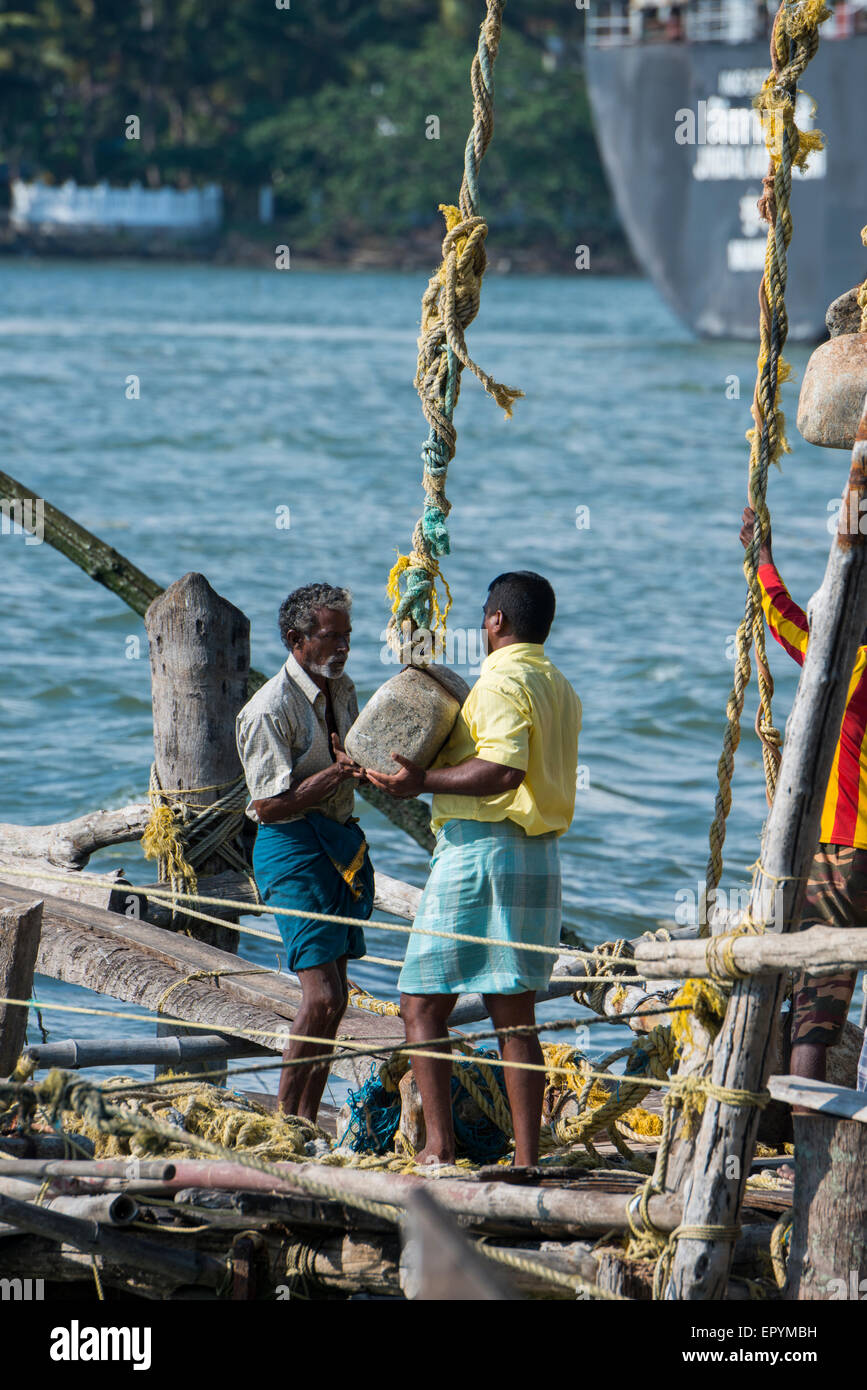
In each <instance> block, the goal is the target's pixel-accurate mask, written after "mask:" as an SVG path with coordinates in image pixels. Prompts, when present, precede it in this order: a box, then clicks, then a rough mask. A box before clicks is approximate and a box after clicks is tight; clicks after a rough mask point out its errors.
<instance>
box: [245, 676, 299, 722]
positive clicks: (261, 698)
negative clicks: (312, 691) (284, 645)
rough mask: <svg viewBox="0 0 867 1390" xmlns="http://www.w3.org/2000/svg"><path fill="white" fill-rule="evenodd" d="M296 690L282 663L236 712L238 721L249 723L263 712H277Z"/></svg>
mask: <svg viewBox="0 0 867 1390" xmlns="http://www.w3.org/2000/svg"><path fill="white" fill-rule="evenodd" d="M296 690H298V687H297V685H296V684H295V682H294V681H293V680H292V678H291V676H290V675H289V672H288V671H287V669H286V666H285V664H284V665H283V666H281V667H280V670H279V671H278V672H277V674H276V675H274V676H272V677H271V679H270V680H267V681H266V682H265V684H264V685H260V687H259V689H258V690H257V691H256V693H255V695H251V696H250V699H249V700H248V701H247V703H246V705H244V706H243V708H242V709H241V711H240V713H239V714H238V723H239V724H249V723H251V722H252V721H253V720H254V719H258V718H260V717H261V716H262V715H263V714H276V713H278V712H279V711H280V710H281V709H282V708H284V707H285V705H286V703H287V700H291V699H292V698H293V695H294V692H295V691H296ZM299 694H300V691H299Z"/></svg>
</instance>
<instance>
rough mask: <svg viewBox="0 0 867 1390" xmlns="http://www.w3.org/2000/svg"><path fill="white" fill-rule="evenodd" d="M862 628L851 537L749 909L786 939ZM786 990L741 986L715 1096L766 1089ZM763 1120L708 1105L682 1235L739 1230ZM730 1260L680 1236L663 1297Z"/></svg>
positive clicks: (864, 583)
mask: <svg viewBox="0 0 867 1390" xmlns="http://www.w3.org/2000/svg"><path fill="white" fill-rule="evenodd" d="M865 505H867V410H865V413H864V415H863V417H862V420H861V425H860V428H859V431H858V438H857V440H856V444H855V448H854V450H853V453H852V467H851V471H850V474H849V482H848V486H847V489H846V493H845V496H844V500H843V508H842V510H841V513H840V515H841V524H842V525H843V526H844V527H846V528H848V517H849V516H850V515H854V516H860V515H861V514H862V512H863V509H864V506H865ZM865 625H867V536H864V535H861V534H860V533H857V534H854V535H853V534H851V533H850V532H849V531H848V529H846V530H844V531H841V532H838V534H837V535H836V536H835V538H834V540H833V542H832V545H831V553H830V556H829V559H828V565H827V568H826V571H825V578H824V581H823V584H822V588H821V589H820V591H819V593H818V594H817V595H816V597H815V600H814V604H813V612H812V616H811V626H810V642H809V645H808V647H807V653H806V657H805V660H804V665H803V667H802V669H801V678H800V681H799V682H798V690H797V694H796V695H795V702H794V705H793V707H792V712H791V714H790V716H789V719H788V723H787V726H786V741H785V745H784V748H783V759H782V764H781V766H780V770H779V774H778V777H777V790H776V795H775V797H774V803H773V805H772V807H771V810H770V813H769V815H768V820H767V824H766V826H765V833H764V836H763V840H762V848H761V854H760V860H759V866H758V868H757V870H756V876H755V879H754V882H753V889H752V894H751V898H750V912H751V914H752V918H753V920H754V921H755V922H757V923H759V924H764V925H766V926H767V927H769V928H770V929H771V930H776V931H778V932H787V931H791V930H793V929H797V926H798V925H799V923H800V916H801V906H802V903H803V896H804V886H805V883H806V878H807V874H808V872H809V869H810V865H811V863H812V860H813V856H814V854H815V851H816V844H817V842H818V839H819V823H820V818H821V813H822V805H823V802H824V796H825V788H826V786H827V783H828V775H829V773H830V770H831V763H832V761H833V757H834V751H835V747H836V744H837V739H838V737H839V733H840V725H841V722H842V718H843V712H844V709H845V705H846V697H847V693H848V689H849V682H850V680H851V676H852V668H853V666H854V663H855V656H856V653H857V650H858V647H859V645H860V643H861V640H862V635H863V632H864V628H865ZM783 983H784V982H783V977H782V975H777V976H774V977H772V978H770V979H765V978H764V977H761V976H759V977H753V978H751V979H748V980H741V981H737V982H736V983H735V985H734V988H733V990H732V994H731V997H730V999H729V1004H728V1008H727V1011H726V1017H725V1021H724V1024H723V1027H722V1029H721V1031H720V1033H719V1035H718V1037H717V1039H716V1042H715V1045H714V1060H713V1071H712V1079H713V1082H714V1084H715V1085H717V1086H721V1087H726V1088H731V1089H735V1090H745V1091H750V1092H759V1091H761V1090H762V1088H763V1087H764V1086H765V1084H766V1082H767V1078H768V1073H769V1071H770V1060H771V1044H772V1033H773V1028H774V1024H775V1020H776V1017H777V1014H778V1012H779V1008H780V1003H781V999H782V992H783ZM758 1119H759V1111H758V1109H757V1108H756V1107H755V1106H745V1105H733V1104H730V1103H729V1102H727V1101H719V1100H715V1099H714V1098H713V1097H708V1099H707V1103H706V1105H705V1109H704V1114H703V1116H702V1121H701V1127H700V1130H699V1133H698V1136H697V1139H696V1145H695V1160H694V1164H693V1173H692V1179H691V1186H690V1189H689V1193H688V1196H687V1200H686V1204H685V1208H684V1216H683V1220H684V1225H685V1226H687V1227H708V1226H711V1227H717V1228H720V1233H721V1234H722V1233H723V1232H724V1231H726V1230H727V1229H729V1228H731V1227H734V1226H735V1225H736V1224H737V1221H738V1213H739V1211H740V1206H741V1202H742V1200H743V1193H744V1185H745V1183H746V1178H747V1174H748V1173H749V1171H750V1162H751V1160H752V1155H753V1147H754V1144H755V1137H756V1130H757V1128H758ZM733 1160H734V1162H733ZM735 1167H736V1168H737V1171H738V1172H739V1174H740V1176H739V1177H737V1178H733V1177H730V1176H729V1174H730V1173H731V1172H732V1170H733V1169H734V1168H735ZM731 1259H732V1242H731V1241H730V1240H727V1239H725V1238H723V1239H707V1238H706V1237H705V1236H700V1237H691V1236H690V1237H681V1238H680V1239H679V1240H678V1241H677V1245H676V1249H675V1252H674V1258H673V1260H672V1267H671V1275H670V1278H669V1280H668V1284H667V1287H666V1292H665V1296H666V1297H668V1298H678V1299H700V1300H707V1299H715V1298H722V1297H724V1295H725V1290H726V1286H727V1283H728V1275H729V1269H730V1266H731Z"/></svg>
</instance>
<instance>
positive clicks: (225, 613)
mask: <svg viewBox="0 0 867 1390" xmlns="http://www.w3.org/2000/svg"><path fill="white" fill-rule="evenodd" d="M145 626H146V628H147V633H148V641H149V643H150V660H151V686H152V698H153V710H154V764H155V767H156V773H157V777H158V779H159V785H160V786H161V787H163V788H165V790H166V792H167V793H169V795H168V797H167V803H168V804H169V805H172V806H175V805H177V804H178V803H179V800H180V799H181V798H179V797H178V796H176V795H175V794H174V793H176V792H177V791H178V790H180V789H185V788H189V789H190V795H189V804H190V805H191V806H194V807H204V806H210V805H213V803H214V802H215V801H218V800H219V799H220V797H221V796H223V795H224V793H225V792H226V790H227V788H228V785H229V784H230V783H231V782H233V781H235V780H236V779H237V778H238V777H240V775H241V763H240V760H239V758H238V753H237V749H236V747H235V716H236V715H237V713H238V711H239V709H240V708H241V706H242V705H243V704H244V702H245V700H246V698H247V678H248V676H249V673H250V623H249V621H248V619H247V618H245V616H244V614H243V613H242V612H241V610H240V609H239V608H236V607H235V606H234V604H232V603H229V602H228V601H227V600H226V599H224V598H221V597H220V595H219V594H216V593H215V592H214V590H213V589H212V588H211V586H210V584H209V583H208V581H207V579H205V577H204V575H202V574H186V575H184V577H183V579H179V580H177V582H176V583H174V584H171V585H169V587H168V589H166V591H165V593H162V594H160V595H159V597H158V598H156V599H154V601H153V603H152V604H151V605H150V607H149V608H148V610H147V613H146V614H145ZM183 799H184V800H186V798H183ZM228 867H232V866H231V865H230V864H229V862H228V861H227V859H225V858H224V857H223V856H222V855H221V854H220V852H219V849H217V850H216V851H215V852H214V853H213V854H211V855H209V856H208V858H206V859H205V860H204V861H203V862H201V863H199V864H196V865H195V868H196V870H197V873H198V872H201V873H202V874H203V875H204V874H216V873H219V872H220V870H221V869H225V868H228ZM220 911H221V910H220ZM220 911H218V912H216V913H212V914H211V915H212V916H219V915H220ZM230 920H237V916H236V915H234V916H230ZM184 925H185V927H186V926H189V929H190V931H191V932H192V933H193V935H195V936H196V937H198V939H199V940H201V941H209V942H211V943H212V944H213V945H215V946H219V947H220V949H221V950H226V951H235V950H237V945H238V934H237V932H233V931H227V930H225V929H223V928H221V927H212V926H207V925H206V924H203V923H196V921H195V918H189V919H186V920H185V923H184Z"/></svg>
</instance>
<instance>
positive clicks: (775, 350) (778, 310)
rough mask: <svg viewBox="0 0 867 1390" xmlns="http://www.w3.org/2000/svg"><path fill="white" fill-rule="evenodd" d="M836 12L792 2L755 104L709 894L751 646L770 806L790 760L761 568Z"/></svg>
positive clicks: (814, 2) (782, 440) (786, 2)
mask: <svg viewBox="0 0 867 1390" xmlns="http://www.w3.org/2000/svg"><path fill="white" fill-rule="evenodd" d="M829 13H830V11H829V10H827V9H826V8H825V5H824V3H823V0H783V3H782V4H781V6H780V8H779V10H778V11H777V15H776V18H775V20H774V27H773V32H772V34H771V72H770V74H769V75H768V77H767V78H766V79H765V82H764V85H763V87H762V90H761V92H760V93H759V95H758V96H757V97H756V99H755V102H754V105H755V106H756V108H757V110H758V111H759V113H760V115H761V119H762V124H763V126H764V129H765V143H766V145H767V149H768V154H769V157H770V162H769V167H768V173H767V175H766V177H765V179H764V186H763V187H764V191H763V193H762V196H761V198H760V199H759V205H758V206H759V212H760V214H761V216H762V218H763V219H764V220H765V221H766V222H767V223H768V238H767V247H766V251H765V268H764V274H763V276H762V282H761V285H760V286H759V310H760V313H759V335H760V343H759V356H758V362H757V373H756V386H755V392H754V395H753V403H752V408H751V414H752V417H753V421H754V427H753V429H751V430H749V431H748V432H747V439H748V440H749V442H750V462H749V498H750V504H751V506H752V507H753V508H754V510H755V513H756V522H755V527H754V531H753V536H752V539H751V541H750V543H749V545H748V546H747V549H746V554H745V557H744V574H745V575H746V579H747V595H746V602H745V606H744V616H743V618H742V619H741V622H740V625H739V626H738V630H737V636H736V655H735V675H734V682H733V684H732V689H731V692H730V694H729V697H728V701H727V704H726V716H727V720H728V723H727V726H726V731H725V736H724V740H723V751H722V753H721V755H720V759H719V763H718V765H717V779H718V783H719V788H718V791H717V795H716V803H715V807H714V818H713V822H712V824H711V827H710V832H709V837H708V838H709V841H710V856H709V858H708V864H707V881H706V887H705V894H706V896H707V895H709V894H710V892H711V891H712V890H713V889H714V888H716V887H717V885H718V884H719V881H720V878H721V876H722V867H723V860H722V847H723V842H724V840H725V833H726V819H727V817H728V813H729V811H730V809H731V803H732V794H731V781H732V774H733V772H734V756H735V752H736V750H737V747H738V744H739V743H740V737H741V730H740V720H741V714H742V713H743V707H744V693H745V691H746V687H747V685H748V684H749V679H750V644H751V642H752V643H754V644H755V651H756V674H757V678H758V687H759V708H758V711H757V713H756V724H755V728H756V733H757V734H758V736H759V739H760V740H761V744H762V761H763V763H764V771H765V785H766V790H767V797H768V804H770V803H771V801H772V800H773V797H774V791H775V789H776V783H777V770H778V768H779V765H780V759H781V753H780V743H781V735H780V732H779V730H778V729H776V728H775V727H774V722H773V713H772V709H771V699H772V696H773V690H774V683H773V680H772V678H771V674H770V671H769V669H768V664H767V655H766V652H765V622H764V615H763V613H762V593H761V586H760V584H759V580H758V573H757V571H758V557H759V549H760V547H761V544H762V541H763V540H764V538H765V536H767V534H768V531H769V528H770V513H769V511H768V506H767V501H766V496H767V487H768V469H769V467H770V465H771V464H772V463H774V464H777V465H779V461H780V457H781V456H782V454H784V453H789V452H790V450H789V445H788V443H787V442H786V436H785V420H784V416H783V412H782V410H781V409H780V385H781V384H782V382H784V381H785V380H786V379H787V378H788V376H789V374H790V367H789V364H788V363H787V362H785V361H784V360H783V356H782V352H783V346H784V344H785V341H786V337H787V335H788V329H789V325H788V318H787V316H786V303H785V293H786V277H787V259H786V258H787V251H788V247H789V243H790V241H791V239H792V214H791V211H790V207H789V203H790V197H791V191H792V166H793V165H795V166H796V167H798V168H800V169H803V168H804V167H805V164H806V160H807V157H808V156H809V155H810V154H811V153H812V152H813V151H814V150H817V149H820V148H821V146H822V143H823V136H822V134H821V132H820V131H801V130H799V129H798V127H797V125H796V124H795V101H796V97H797V94H798V81H799V79H800V77H801V75H802V74H803V72H804V69H805V68H806V66H807V64H808V63H809V62H810V60H811V58H813V56H814V55H815V53H816V50H817V49H818V47H819V34H818V26H819V25H820V24H821V23H822V21H823V20H825V19H827V18H828V15H829ZM706 919H707V914H706V912H705V913H702V914H701V920H702V926H701V927H700V929H699V930H700V932H701V935H702V936H707V935H708V934H709V926H708V924H707V920H706Z"/></svg>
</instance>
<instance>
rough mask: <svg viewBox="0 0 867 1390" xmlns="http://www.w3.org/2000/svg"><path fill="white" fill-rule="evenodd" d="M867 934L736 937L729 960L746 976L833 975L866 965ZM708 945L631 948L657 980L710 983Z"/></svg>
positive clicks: (831, 931)
mask: <svg viewBox="0 0 867 1390" xmlns="http://www.w3.org/2000/svg"><path fill="white" fill-rule="evenodd" d="M865 938H867V933H865V932H864V931H863V929H861V928H859V927H808V928H807V930H806V931H802V932H795V933H794V934H793V935H786V936H782V935H780V934H779V933H778V932H776V931H769V932H765V934H764V935H763V936H737V937H735V938H734V939H733V941H732V942H731V943H730V944H731V951H732V958H733V960H734V963H735V966H736V967H737V969H738V970H740V971H741V972H743V974H745V975H771V974H779V973H780V972H781V971H787V970H795V971H797V970H809V972H810V974H811V975H823V974H824V975H833V974H836V973H837V972H838V971H839V970H862V969H863V968H864V967H865V966H867V939H865ZM707 946H708V943H707V941H647V942H640V943H639V944H638V945H637V946H636V948H635V960H636V963H637V964H638V965H642V966H646V967H647V969H648V970H652V971H653V973H654V975H657V976H659V978H660V979H662V978H665V979H675V980H682V979H684V978H687V977H689V978H692V979H708V978H709V977H710V975H711V968H710V966H709V965H708V961H707Z"/></svg>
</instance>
